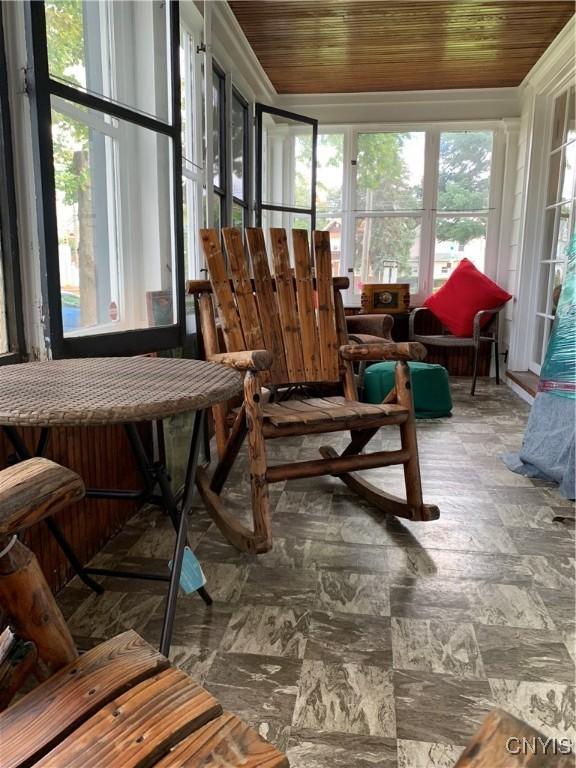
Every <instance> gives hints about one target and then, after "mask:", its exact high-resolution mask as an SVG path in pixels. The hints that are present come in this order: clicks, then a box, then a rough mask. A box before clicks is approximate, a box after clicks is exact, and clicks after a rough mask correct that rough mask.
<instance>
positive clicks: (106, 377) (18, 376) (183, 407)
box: [0, 357, 242, 655]
mask: <svg viewBox="0 0 576 768" xmlns="http://www.w3.org/2000/svg"><path fill="white" fill-rule="evenodd" d="M241 391H242V376H241V375H240V374H239V373H238V372H237V371H235V370H233V369H231V368H227V367H225V366H223V365H219V364H216V363H208V362H204V361H202V360H183V359H178V358H167V357H106V358H80V359H73V360H50V361H46V362H40V363H20V364H17V365H10V366H5V367H3V368H2V370H1V371H0V426H1V427H2V429H3V430H4V432H5V433H6V435H7V437H8V439H9V440H10V442H11V443H12V445H13V446H14V449H15V451H16V453H17V455H18V458H19V459H20V460H24V459H27V458H30V456H31V454H30V451H29V450H28V449H27V447H26V445H25V443H24V441H23V439H22V437H21V435H20V433H19V431H18V429H19V428H20V427H40V428H41V432H40V440H39V442H38V445H37V448H36V450H35V454H36V455H40V456H41V455H43V453H44V452H45V450H46V446H47V443H48V437H49V430H50V428H51V427H72V426H86V427H87V426H105V425H108V424H123V425H124V427H125V429H126V433H127V436H128V439H129V441H130V445H131V447H132V451H133V453H134V457H135V459H136V462H137V464H138V467H139V469H140V471H141V473H142V477H143V478H144V481H145V488H144V489H143V490H140V491H120V490H117V491H116V490H108V489H106V490H102V489H88V490H87V491H86V496H87V497H89V498H90V497H91V498H114V499H138V500H140V501H142V502H144V501H147V500H153V501H155V502H159V503H160V504H161V505H162V506H163V507H164V508H165V509H166V511H167V512H168V514H169V515H170V517H171V519H172V522H173V524H174V528H175V530H176V533H177V536H176V545H175V548H174V556H173V560H172V571H171V574H170V576H162V575H158V574H145V573H142V572H138V573H135V572H131V571H118V570H111V569H103V568H86V567H85V566H84V565H83V564H82V563H81V562H80V561H79V559H78V557H77V556H76V554H75V552H74V550H73V549H72V547H71V545H70V544H69V543H68V541H67V540H66V539H65V537H64V535H63V533H62V531H61V530H60V528H59V526H58V525H57V523H56V522H55V521H54V520H53V519H52V518H50V517H48V518H46V523H47V524H48V526H49V528H50V530H51V532H52V534H53V535H54V537H55V538H56V540H57V541H58V544H59V545H60V547H61V548H62V550H63V552H64V554H65V555H66V556H67V558H68V560H69V561H70V563H71V565H72V567H73V569H74V570H75V571H76V573H77V574H78V576H80V578H81V579H82V580H83V581H84V582H85V583H86V584H88V585H89V586H90V587H91V588H92V589H94V590H95V591H97V592H102V591H103V588H102V586H101V585H100V584H98V583H97V582H96V581H94V580H93V579H91V578H90V574H93V575H95V574H97V575H116V576H122V577H132V578H145V579H160V580H163V581H167V582H169V589H168V597H167V601H166V609H165V614H164V624H163V628H162V635H161V640H160V651H161V652H162V653H164V654H166V655H167V654H168V652H169V650H170V641H171V637H172V625H173V622H174V615H175V611H176V599H177V596H178V587H179V582H180V574H181V570H182V561H183V557H184V549H185V546H186V540H187V533H188V530H187V516H188V512H189V510H190V506H191V502H192V492H193V486H194V477H195V474H196V466H197V462H198V451H199V446H200V442H201V436H202V431H203V424H204V413H205V410H206V409H207V408H209V407H211V406H213V405H216V404H217V403H221V402H224V401H226V400H229V399H230V398H232V397H234V396H235V395H237V394H239V393H240V392H241ZM191 411H195V412H196V416H195V419H194V426H193V430H192V435H191V440H190V452H189V456H188V465H187V469H186V476H185V482H184V492H183V496H182V501H181V503H180V504H178V502H177V500H176V497H175V495H174V492H173V490H172V487H171V484H170V479H169V477H168V474H167V472H166V467H165V466H164V465H163V464H160V463H158V462H154V461H153V460H151V459H150V457H149V456H148V454H147V452H146V449H145V447H144V445H143V443H142V439H141V437H140V433H139V431H138V429H137V427H136V423H137V422H142V421H157V420H161V419H163V418H165V417H167V416H175V415H176V414H180V413H187V412H191ZM156 489H158V491H159V493H156ZM198 591H199V592H200V594H201V595H202V597H203V598H204V599H205V600H206V601H207V602H211V601H210V598H209V596H208V594H207V593H206V592H205V590H198Z"/></svg>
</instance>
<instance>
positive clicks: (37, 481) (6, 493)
mask: <svg viewBox="0 0 576 768" xmlns="http://www.w3.org/2000/svg"><path fill="white" fill-rule="evenodd" d="M83 496H84V482H83V481H82V478H81V477H80V476H79V475H77V474H76V472H73V471H72V470H71V469H68V468H67V467H61V466H60V465H59V464H55V463H54V462H53V461H50V460H49V459H42V458H34V459H28V460H27V461H21V462H19V463H18V464H15V465H14V466H12V467H8V468H7V469H3V470H2V472H0V538H2V537H3V536H8V535H10V534H14V533H17V532H18V531H22V530H24V529H25V528H30V526H32V525H34V523H37V522H38V521H39V520H43V519H44V518H45V517H48V516H50V515H53V514H54V513H55V512H59V511H60V510H61V509H65V508H66V507H68V506H69V505H70V504H74V503H75V502H77V501H80V499H82V498H83Z"/></svg>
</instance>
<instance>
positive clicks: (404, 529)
mask: <svg viewBox="0 0 576 768" xmlns="http://www.w3.org/2000/svg"><path fill="white" fill-rule="evenodd" d="M440 514H442V512H440ZM388 531H389V532H390V534H391V537H393V538H394V540H395V542H396V543H397V544H401V545H402V546H410V545H411V541H415V542H417V543H418V545H419V546H421V547H424V548H427V549H428V548H430V549H443V550H450V551H459V552H485V553H491V554H503V555H506V554H507V555H516V554H518V552H517V550H516V546H515V543H514V541H513V539H512V537H511V536H510V535H509V532H508V531H507V530H506V529H505V528H503V527H502V526H501V525H493V524H491V523H481V522H477V521H475V522H473V523H470V522H468V521H467V522H466V524H462V525H458V524H455V523H454V522H453V521H446V522H443V521H442V518H440V520H438V521H432V522H429V523H412V522H408V521H402V522H399V521H394V520H391V521H390V523H389V524H388Z"/></svg>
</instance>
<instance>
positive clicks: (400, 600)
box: [390, 579, 474, 623]
mask: <svg viewBox="0 0 576 768" xmlns="http://www.w3.org/2000/svg"><path fill="white" fill-rule="evenodd" d="M470 583H471V584H472V587H473V586H474V582H470ZM469 591H470V587H469V588H468V589H463V586H462V582H458V581H456V580H444V579H424V580H414V579H410V580H407V581H406V582H405V583H404V584H403V585H398V584H392V585H391V586H390V614H391V615H392V616H395V617H398V618H407V619H436V620H438V621H451V622H455V623H467V622H471V621H472V620H473V609H472V605H471V602H470V599H469Z"/></svg>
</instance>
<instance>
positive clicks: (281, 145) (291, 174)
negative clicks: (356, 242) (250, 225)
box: [256, 104, 318, 232]
mask: <svg viewBox="0 0 576 768" xmlns="http://www.w3.org/2000/svg"><path fill="white" fill-rule="evenodd" d="M317 140H318V120H313V119H312V118H310V117H304V116H303V115H296V114H294V113H293V112H286V111H284V110H282V109H275V108H274V107H268V106H266V105H265V104H256V224H257V226H259V227H264V228H265V229H268V228H269V227H284V228H285V229H287V230H288V229H292V228H298V229H307V230H308V231H309V232H312V230H313V229H314V227H315V226H316V145H317Z"/></svg>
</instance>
